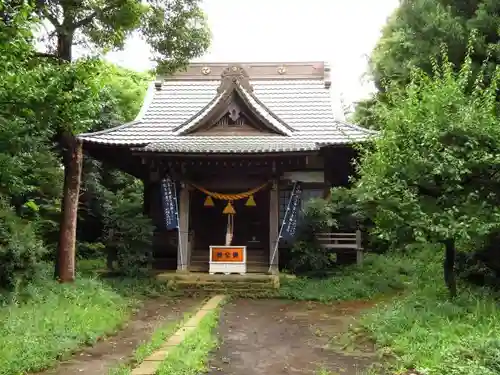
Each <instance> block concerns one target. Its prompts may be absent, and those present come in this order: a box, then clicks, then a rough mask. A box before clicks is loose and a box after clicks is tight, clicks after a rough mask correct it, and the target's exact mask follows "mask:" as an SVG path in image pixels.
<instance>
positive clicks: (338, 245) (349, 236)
mask: <svg viewBox="0 0 500 375" xmlns="http://www.w3.org/2000/svg"><path fill="white" fill-rule="evenodd" d="M316 238H317V240H318V242H319V244H320V245H321V247H322V248H323V249H327V250H334V251H335V253H337V252H338V251H339V250H340V251H342V250H347V251H349V250H353V251H356V263H358V264H361V263H362V262H363V246H362V243H361V231H360V230H357V231H356V232H352V233H335V232H332V233H323V232H322V233H316Z"/></svg>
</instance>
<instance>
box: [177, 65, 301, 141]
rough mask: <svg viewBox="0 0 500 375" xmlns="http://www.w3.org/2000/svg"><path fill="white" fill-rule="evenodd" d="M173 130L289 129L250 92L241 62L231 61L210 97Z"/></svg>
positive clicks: (284, 132)
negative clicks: (208, 100) (215, 90)
mask: <svg viewBox="0 0 500 375" xmlns="http://www.w3.org/2000/svg"><path fill="white" fill-rule="evenodd" d="M228 128H231V129H230V130H227V129H228ZM174 131H176V132H177V135H188V134H194V133H196V134H197V135H202V134H203V133H206V132H214V131H217V132H219V131H222V132H226V133H228V134H229V133H230V134H231V135H234V134H237V132H240V131H241V132H242V133H248V132H251V133H255V132H262V133H269V134H279V135H283V136H289V135H291V133H292V132H293V129H291V128H290V127H289V126H288V125H287V124H285V123H284V122H283V121H281V120H280V119H279V118H278V117H277V116H276V115H274V114H273V113H272V112H271V111H269V109H268V108H267V107H266V106H265V105H264V104H263V103H262V102H260V101H259V99H258V98H257V97H256V96H255V95H254V94H253V87H252V85H251V83H250V77H249V75H248V73H247V72H246V71H245V69H244V68H243V67H242V66H241V65H238V64H231V65H229V66H228V67H226V68H225V69H224V70H223V71H222V73H221V82H220V85H219V87H218V88H217V92H216V96H215V97H214V99H213V100H212V101H211V102H210V103H208V104H207V106H206V107H205V108H204V109H202V110H201V111H200V112H198V113H197V114H196V115H195V116H193V117H192V118H191V119H190V120H189V121H187V122H186V123H185V124H183V125H181V126H179V127H178V128H176V129H174Z"/></svg>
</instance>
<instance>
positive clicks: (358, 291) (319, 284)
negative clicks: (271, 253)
mask: <svg viewBox="0 0 500 375" xmlns="http://www.w3.org/2000/svg"><path fill="white" fill-rule="evenodd" d="M415 270H416V266H415V261H414V259H412V258H410V257H403V256H396V255H390V256H378V255H367V256H366V258H365V261H364V263H363V264H362V265H361V266H357V265H353V266H349V267H344V268H339V271H338V272H337V273H336V274H335V275H333V276H331V277H329V278H326V279H310V278H303V277H298V278H296V279H290V278H287V277H284V278H282V280H281V281H280V283H281V288H280V290H279V294H278V297H281V298H287V299H294V300H313V301H320V302H335V301H343V300H355V299H371V298H376V297H378V296H381V295H386V294H393V293H396V292H398V291H401V290H404V289H406V288H408V284H410V282H411V280H412V278H413V275H414V274H415Z"/></svg>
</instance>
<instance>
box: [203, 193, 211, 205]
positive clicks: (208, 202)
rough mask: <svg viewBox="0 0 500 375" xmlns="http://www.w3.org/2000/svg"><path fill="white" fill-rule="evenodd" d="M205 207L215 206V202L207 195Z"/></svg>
mask: <svg viewBox="0 0 500 375" xmlns="http://www.w3.org/2000/svg"><path fill="white" fill-rule="evenodd" d="M203 206H205V207H213V206H214V200H213V199H212V197H211V196H210V195H207V197H206V198H205V202H204V203H203Z"/></svg>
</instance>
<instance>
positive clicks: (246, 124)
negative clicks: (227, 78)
mask: <svg viewBox="0 0 500 375" xmlns="http://www.w3.org/2000/svg"><path fill="white" fill-rule="evenodd" d="M195 133H196V135H203V134H207V135H215V134H219V135H223V134H228V135H235V134H241V135H244V134H249V133H251V134H255V133H274V132H272V131H271V130H270V129H268V128H267V127H266V126H265V125H263V124H261V123H260V122H259V120H258V119H257V118H255V116H254V115H253V114H252V113H251V112H250V111H248V109H247V108H245V107H244V103H242V102H241V100H239V98H238V97H237V95H235V94H234V95H233V97H231V99H230V101H229V103H228V104H227V105H226V106H225V109H224V110H223V111H221V112H220V113H219V115H218V116H217V117H213V118H212V119H210V120H207V121H206V122H205V123H204V124H203V125H201V126H199V127H198V128H197V130H195V131H193V132H192V133H191V134H195Z"/></svg>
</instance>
